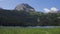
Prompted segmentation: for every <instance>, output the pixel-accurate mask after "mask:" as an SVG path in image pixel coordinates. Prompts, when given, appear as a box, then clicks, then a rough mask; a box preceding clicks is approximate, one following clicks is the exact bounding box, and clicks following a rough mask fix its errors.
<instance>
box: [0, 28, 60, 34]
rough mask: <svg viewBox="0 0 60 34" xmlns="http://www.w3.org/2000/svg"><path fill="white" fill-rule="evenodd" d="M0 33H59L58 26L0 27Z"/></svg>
mask: <svg viewBox="0 0 60 34" xmlns="http://www.w3.org/2000/svg"><path fill="white" fill-rule="evenodd" d="M0 34H60V28H26V27H25V28H23V27H0Z"/></svg>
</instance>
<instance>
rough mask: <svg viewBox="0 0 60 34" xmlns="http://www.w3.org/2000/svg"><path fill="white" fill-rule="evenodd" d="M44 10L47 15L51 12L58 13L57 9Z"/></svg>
mask: <svg viewBox="0 0 60 34" xmlns="http://www.w3.org/2000/svg"><path fill="white" fill-rule="evenodd" d="M43 10H44V12H45V13H49V12H50V13H55V12H57V11H58V9H57V8H55V7H52V8H50V10H49V9H48V8H44V9H43Z"/></svg>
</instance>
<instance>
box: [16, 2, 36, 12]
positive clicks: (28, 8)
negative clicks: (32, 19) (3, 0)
mask: <svg viewBox="0 0 60 34" xmlns="http://www.w3.org/2000/svg"><path fill="white" fill-rule="evenodd" d="M15 10H18V11H20V10H23V11H27V12H28V11H35V9H34V8H33V7H31V6H29V5H28V4H25V3H22V4H19V5H17V6H16V7H15Z"/></svg>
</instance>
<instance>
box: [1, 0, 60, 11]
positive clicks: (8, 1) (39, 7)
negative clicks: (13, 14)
mask: <svg viewBox="0 0 60 34" xmlns="http://www.w3.org/2000/svg"><path fill="white" fill-rule="evenodd" d="M21 3H27V4H29V5H30V6H32V7H34V8H35V10H36V11H43V9H44V8H48V9H50V8H51V7H56V8H57V9H60V0H0V7H1V8H4V9H14V8H15V7H16V5H18V4H21Z"/></svg>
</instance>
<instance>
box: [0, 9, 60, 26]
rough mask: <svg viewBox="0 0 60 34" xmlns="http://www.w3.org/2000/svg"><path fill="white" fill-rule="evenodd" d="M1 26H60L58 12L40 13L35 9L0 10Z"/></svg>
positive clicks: (59, 14)
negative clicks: (27, 10)
mask: <svg viewBox="0 0 60 34" xmlns="http://www.w3.org/2000/svg"><path fill="white" fill-rule="evenodd" d="M0 25H1V26H2V25H3V26H60V12H57V13H42V12H36V11H29V12H26V11H17V10H4V9H1V10H0Z"/></svg>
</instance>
